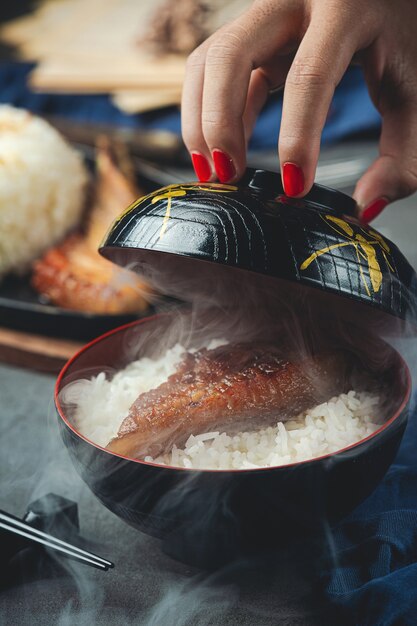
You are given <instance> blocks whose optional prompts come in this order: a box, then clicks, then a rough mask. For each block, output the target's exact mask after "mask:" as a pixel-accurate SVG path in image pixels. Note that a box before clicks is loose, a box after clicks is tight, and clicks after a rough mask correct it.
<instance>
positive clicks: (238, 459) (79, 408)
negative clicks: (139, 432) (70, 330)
mask: <svg viewBox="0 0 417 626" xmlns="http://www.w3.org/2000/svg"><path fill="white" fill-rule="evenodd" d="M216 343H217V345H219V342H216ZM220 343H222V342H220ZM215 345H216V344H214V343H213V344H212V345H211V346H210V347H215ZM184 351H185V348H184V347H183V346H181V345H180V344H177V345H175V346H174V347H173V348H171V349H170V350H168V351H167V352H166V353H165V354H164V355H163V356H162V357H161V358H159V359H154V360H153V359H150V358H147V357H144V358H142V359H139V360H138V361H135V362H133V363H131V364H129V365H128V366H127V367H126V368H125V369H123V370H121V371H119V372H117V373H116V374H115V375H114V376H112V377H110V376H108V375H107V376H106V373H105V372H101V373H100V374H99V375H98V376H95V377H94V378H92V379H91V380H84V381H77V382H76V383H75V384H72V385H70V386H69V387H68V388H67V389H66V390H65V397H64V398H63V401H64V402H66V403H72V404H73V405H75V407H76V409H75V414H74V421H75V423H76V425H77V427H78V429H79V430H80V432H81V433H82V434H83V435H84V436H86V437H87V438H88V439H90V440H91V441H94V442H95V443H97V444H99V445H101V446H106V445H107V444H108V443H109V441H110V440H111V439H112V438H113V437H115V436H116V434H117V431H118V429H119V427H120V425H121V423H122V421H123V419H124V418H125V417H126V415H127V414H128V411H129V408H130V406H131V405H132V403H133V402H134V401H135V400H136V398H137V397H138V396H139V395H140V394H141V393H144V392H146V391H149V390H150V389H153V388H155V387H158V386H159V385H160V384H161V383H163V382H165V381H166V379H167V378H168V377H169V376H170V375H171V374H173V373H174V372H175V370H176V367H177V365H178V364H179V362H180V361H181V357H182V355H183V353H184ZM378 403H379V398H378V396H377V395H375V394H371V393H366V392H357V391H355V390H351V391H349V392H348V393H342V394H340V395H339V396H337V397H335V398H332V399H330V400H329V401H328V402H324V403H323V404H320V405H319V406H316V407H313V408H311V409H310V410H308V411H306V412H304V413H302V414H300V415H298V416H297V417H296V418H295V419H293V420H290V421H286V422H281V421H280V420H279V415H277V422H276V424H275V425H274V426H271V427H268V428H262V429H259V430H254V431H250V432H239V433H233V435H230V434H227V433H225V432H220V431H216V432H210V433H194V434H192V435H190V437H189V438H188V440H187V441H186V443H185V445H184V447H183V448H178V447H176V446H174V447H173V449H172V450H171V451H170V452H169V453H167V454H164V455H162V456H159V457H157V458H155V459H153V458H152V457H150V456H147V457H145V460H146V461H152V462H155V463H160V464H163V465H171V466H175V467H185V468H189V469H191V468H195V469H254V468H261V467H271V466H279V465H285V464H287V463H294V462H297V461H305V460H307V459H312V458H316V457H319V456H323V455H325V454H329V453H332V452H336V451H337V450H340V449H341V448H345V447H346V446H349V445H351V444H354V443H356V442H357V441H359V440H361V439H364V438H365V437H367V436H369V435H371V434H372V433H373V432H375V430H377V429H378V428H379V427H380V424H378V422H377V421H376V419H375V418H374V415H375V414H376V413H377V410H376V409H377V406H378Z"/></svg>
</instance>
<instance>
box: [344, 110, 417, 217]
mask: <svg viewBox="0 0 417 626" xmlns="http://www.w3.org/2000/svg"><path fill="white" fill-rule="evenodd" d="M379 149H380V156H379V158H378V159H376V161H374V163H373V164H372V165H371V166H370V167H369V169H368V170H367V171H366V172H365V174H364V175H363V176H362V178H361V179H360V180H359V181H358V184H357V185H356V189H355V193H354V194H353V195H354V198H355V200H356V201H357V203H358V206H359V217H360V219H361V220H362V221H363V222H366V223H368V222H370V221H372V220H373V219H374V218H375V217H377V215H379V213H381V211H382V210H383V209H384V208H385V207H386V205H387V204H388V203H389V202H393V201H394V200H398V199H400V198H404V197H405V196H409V195H411V194H412V193H413V192H414V191H416V190H417V103H414V102H413V103H411V102H408V103H407V106H402V107H401V108H398V109H396V110H391V111H390V112H389V113H387V114H386V115H385V116H384V119H383V124H382V132H381V140H380V146H379Z"/></svg>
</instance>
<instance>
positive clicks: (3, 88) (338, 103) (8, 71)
mask: <svg viewBox="0 0 417 626" xmlns="http://www.w3.org/2000/svg"><path fill="white" fill-rule="evenodd" d="M32 67H33V66H31V65H30V64H26V63H10V62H9V63H2V64H0V102H3V103H4V102H8V103H10V104H13V105H15V106H18V107H25V108H28V109H30V110H31V111H33V112H34V113H41V114H44V115H62V116H67V117H68V118H71V119H73V120H78V121H80V122H81V121H82V122H102V123H103V122H105V123H111V124H120V125H124V126H130V127H136V128H146V129H163V130H169V131H172V132H175V133H180V114H179V111H178V109H177V108H176V107H170V108H165V109H163V110H161V111H157V112H151V113H144V114H141V115H126V114H124V113H122V112H121V111H120V110H119V109H117V107H115V106H114V105H113V104H112V103H111V100H110V98H109V97H108V96H107V95H105V94H103V95H85V96H78V95H61V94H36V93H33V92H31V91H30V90H29V89H28V87H27V85H26V79H27V75H28V73H29V71H30V70H31V69H32ZM281 112H282V100H281V98H280V97H275V98H271V99H270V100H269V102H268V103H267V104H266V106H265V107H264V109H263V111H262V113H261V115H260V116H259V118H258V121H257V124H256V126H255V129H254V133H253V136H252V139H251V142H250V148H252V149H255V150H256V149H263V150H265V149H269V148H272V149H274V148H275V147H276V144H277V137H278V131H279V125H280V121H281ZM379 126H380V118H379V115H378V113H377V111H376V110H375V108H374V106H373V105H372V103H371V101H370V98H369V95H368V92H367V89H366V85H365V83H364V81H363V77H362V72H361V70H360V68H358V67H351V68H350V69H349V71H348V72H347V73H346V75H345V76H344V78H343V80H342V82H341V83H340V85H339V86H338V88H337V90H336V93H335V97H334V99H333V103H332V106H331V109H330V112H329V116H328V119H327V123H326V126H325V128H324V132H323V143H329V142H334V141H338V140H340V139H343V138H345V137H347V136H349V135H351V134H356V133H359V132H363V131H367V132H369V131H376V132H377V131H378V130H379Z"/></svg>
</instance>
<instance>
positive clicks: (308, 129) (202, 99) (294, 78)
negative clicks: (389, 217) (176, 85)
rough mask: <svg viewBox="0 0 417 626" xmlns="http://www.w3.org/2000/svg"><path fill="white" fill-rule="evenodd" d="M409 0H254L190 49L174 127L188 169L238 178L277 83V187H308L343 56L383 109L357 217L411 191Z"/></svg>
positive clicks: (416, 181) (415, 185) (416, 72)
mask: <svg viewBox="0 0 417 626" xmlns="http://www.w3.org/2000/svg"><path fill="white" fill-rule="evenodd" d="M416 27H417V1H416V0H396V2H393V1H392V0H255V2H254V3H253V5H252V7H251V8H250V9H249V10H248V11H247V12H246V13H244V14H243V15H242V16H241V17H239V18H238V19H237V20H235V21H234V22H232V23H230V24H228V25H226V26H224V27H223V28H221V29H220V30H218V31H217V32H216V33H215V34H214V35H212V36H211V37H210V38H209V39H207V41H205V42H204V43H203V44H202V45H201V46H200V47H199V48H197V49H196V50H195V51H194V52H193V53H192V54H191V55H190V57H189V59H188V62H187V71H186V77H185V83H184V90H183V99H182V132H183V136H184V141H185V144H186V146H187V148H188V150H189V151H190V153H191V156H192V160H193V164H194V167H195V170H196V174H197V176H198V177H199V179H200V180H202V181H207V180H209V179H210V178H211V177H212V176H213V175H214V172H213V169H214V171H215V173H216V174H217V177H218V178H219V180H220V181H221V182H230V181H234V180H237V179H239V177H240V176H241V175H242V174H243V172H244V169H245V166H246V146H247V142H248V139H249V137H250V134H251V132H252V129H253V126H254V123H255V120H256V117H257V115H258V113H259V111H260V110H261V108H262V106H263V105H264V103H265V101H266V99H267V97H268V93H269V92H270V91H271V90H273V89H275V88H277V87H279V86H280V85H282V84H283V83H285V91H284V102H283V111H282V122H281V130H280V135H279V148H278V152H279V158H280V162H281V172H282V178H283V182H284V187H285V192H286V194H287V195H289V196H297V197H298V196H303V195H304V194H306V193H307V192H308V191H309V189H310V188H311V186H312V184H313V182H314V176H315V171H316V166H317V160H318V156H319V150H320V138H321V133H322V129H323V126H324V123H325V120H326V116H327V113H328V110H329V106H330V103H331V99H332V96H333V93H334V90H335V87H336V85H337V84H338V83H339V81H340V79H341V78H342V76H343V74H344V72H345V71H346V69H347V67H348V65H349V63H350V62H351V61H352V59H353V57H355V61H358V62H360V63H361V65H362V67H363V70H364V74H365V79H366V81H367V84H368V88H369V92H370V95H371V97H372V100H373V102H374V104H375V106H376V107H377V109H378V110H379V112H380V113H381V115H382V120H383V121H382V133H381V139H380V156H379V158H378V159H377V160H376V161H375V162H374V163H373V164H372V165H371V167H370V168H369V169H368V171H367V172H366V173H365V174H364V175H363V176H362V178H361V179H360V180H359V182H358V184H357V186H356V190H355V194H354V195H355V198H356V200H357V202H358V204H359V207H360V210H361V216H362V219H363V220H364V221H370V220H371V219H373V218H374V217H376V215H377V214H378V213H379V212H380V211H381V210H382V209H383V208H384V207H385V206H386V204H387V203H388V202H392V201H393V200H396V199H398V198H401V197H403V196H407V195H409V194H411V193H413V192H414V191H415V190H416V189H417V36H416Z"/></svg>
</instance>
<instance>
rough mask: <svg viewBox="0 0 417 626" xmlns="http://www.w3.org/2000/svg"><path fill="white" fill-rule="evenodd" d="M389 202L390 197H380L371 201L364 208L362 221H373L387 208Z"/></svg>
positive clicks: (366, 222)
mask: <svg viewBox="0 0 417 626" xmlns="http://www.w3.org/2000/svg"><path fill="white" fill-rule="evenodd" d="M388 203H389V200H388V198H378V199H377V200H374V201H373V202H370V203H369V204H368V206H366V207H365V208H364V210H363V213H362V216H361V220H362V222H365V224H369V222H372V220H374V219H375V218H376V217H377V216H378V215H379V214H380V213H381V211H383V210H384V209H385V207H386V206H387V204H388Z"/></svg>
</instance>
